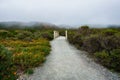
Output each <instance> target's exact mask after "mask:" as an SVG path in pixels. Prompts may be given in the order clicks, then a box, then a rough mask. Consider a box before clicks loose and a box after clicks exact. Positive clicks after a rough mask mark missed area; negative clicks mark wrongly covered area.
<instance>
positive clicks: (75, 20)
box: [0, 0, 120, 25]
mask: <svg viewBox="0 0 120 80" xmlns="http://www.w3.org/2000/svg"><path fill="white" fill-rule="evenodd" d="M119 4H120V0H0V21H2V22H4V21H22V22H30V21H37V22H47V23H52V24H56V25H61V24H66V25H83V24H99V25H108V24H115V25H119V24H120V5H119Z"/></svg>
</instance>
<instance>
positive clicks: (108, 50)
mask: <svg viewBox="0 0 120 80" xmlns="http://www.w3.org/2000/svg"><path fill="white" fill-rule="evenodd" d="M68 40H69V42H70V43H72V44H74V45H75V46H76V47H77V48H79V49H82V50H85V51H87V52H89V55H91V56H92V57H94V58H96V60H97V62H99V63H101V64H102V65H103V66H105V67H107V68H109V69H112V70H115V71H118V72H120V69H119V67H120V29H117V28H115V29H114V28H100V29H99V28H89V27H88V26H82V27H81V28H79V29H78V30H69V31H68Z"/></svg>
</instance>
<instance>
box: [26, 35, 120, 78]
mask: <svg viewBox="0 0 120 80" xmlns="http://www.w3.org/2000/svg"><path fill="white" fill-rule="evenodd" d="M51 46H52V51H51V54H50V55H49V56H48V57H47V61H46V62H45V64H44V65H43V66H42V67H38V68H36V69H35V72H34V74H33V75H31V76H30V77H29V79H28V80H120V79H118V77H117V75H116V74H113V73H111V72H109V71H108V70H106V69H105V68H103V67H101V66H100V65H98V64H96V63H94V62H93V61H91V60H90V59H89V58H87V57H86V55H85V54H83V53H84V52H82V51H79V50H77V49H76V48H74V47H73V46H71V45H70V44H69V43H68V42H67V40H66V39H65V37H62V36H60V37H58V38H56V39H54V40H53V41H51Z"/></svg>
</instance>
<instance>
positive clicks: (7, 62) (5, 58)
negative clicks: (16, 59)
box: [0, 45, 17, 80]
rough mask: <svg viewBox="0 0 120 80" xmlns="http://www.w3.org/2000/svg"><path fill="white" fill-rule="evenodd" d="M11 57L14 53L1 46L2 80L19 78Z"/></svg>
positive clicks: (0, 77) (0, 70) (0, 69)
mask: <svg viewBox="0 0 120 80" xmlns="http://www.w3.org/2000/svg"><path fill="white" fill-rule="evenodd" d="M11 57H12V53H11V52H10V51H8V50H7V49H6V48H5V47H4V46H2V45H0V80H15V79H16V77H17V76H15V71H16V67H15V66H14V65H13V62H12V58H11Z"/></svg>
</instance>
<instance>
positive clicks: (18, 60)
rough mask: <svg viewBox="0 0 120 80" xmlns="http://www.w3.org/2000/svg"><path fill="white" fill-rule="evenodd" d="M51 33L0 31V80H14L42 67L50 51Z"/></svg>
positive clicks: (23, 30) (43, 31) (48, 31)
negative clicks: (35, 68)
mask: <svg viewBox="0 0 120 80" xmlns="http://www.w3.org/2000/svg"><path fill="white" fill-rule="evenodd" d="M52 33H53V31H52V30H48V29H40V30H38V29H10V30H9V29H0V80H16V79H17V77H18V76H19V75H20V74H21V73H28V74H31V73H33V70H32V69H33V68H34V67H37V66H40V65H42V63H43V62H44V61H45V60H46V56H47V55H48V54H49V52H50V50H51V49H50V44H49V41H50V40H52V39H53V34H52Z"/></svg>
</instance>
